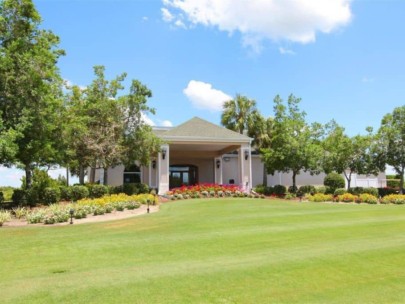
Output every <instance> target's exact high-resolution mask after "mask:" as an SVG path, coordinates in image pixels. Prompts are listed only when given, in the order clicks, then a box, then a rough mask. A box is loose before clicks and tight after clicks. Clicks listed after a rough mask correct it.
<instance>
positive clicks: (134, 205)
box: [125, 202, 141, 210]
mask: <svg viewBox="0 0 405 304" xmlns="http://www.w3.org/2000/svg"><path fill="white" fill-rule="evenodd" d="M140 206H141V204H139V203H137V202H128V203H127V204H126V206H125V207H126V208H127V209H128V210H134V209H138V208H139V207H140Z"/></svg>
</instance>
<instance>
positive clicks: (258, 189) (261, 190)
mask: <svg viewBox="0 0 405 304" xmlns="http://www.w3.org/2000/svg"><path fill="white" fill-rule="evenodd" d="M265 190H266V187H265V186H264V185H257V186H256V187H255V188H254V191H255V192H256V193H259V194H264V192H265Z"/></svg>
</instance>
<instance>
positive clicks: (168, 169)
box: [96, 117, 386, 194]
mask: <svg viewBox="0 0 405 304" xmlns="http://www.w3.org/2000/svg"><path fill="white" fill-rule="evenodd" d="M154 132H155V134H156V135H157V136H159V137H160V138H162V139H163V141H164V144H163V145H162V146H161V150H160V153H158V155H157V156H156V157H155V158H154V159H153V160H152V162H151V163H150V164H149V166H146V167H144V166H137V165H136V164H134V165H133V166H131V167H127V168H125V167H124V166H123V165H120V166H116V167H114V168H110V169H108V170H109V171H108V181H109V184H110V185H114V186H118V185H122V184H124V183H136V182H142V183H146V184H148V185H149V186H150V187H152V188H157V189H158V192H159V194H165V193H166V192H167V191H168V190H169V189H171V188H174V187H179V186H181V185H193V184H201V183H217V184H236V185H240V186H241V187H242V188H243V189H244V190H245V191H250V189H251V188H252V187H255V186H256V185H258V184H262V183H263V163H262V162H261V159H260V156H259V155H257V154H255V153H252V148H251V142H252V138H250V137H247V136H245V135H242V134H239V133H237V132H234V131H231V130H228V129H226V128H224V127H220V126H217V125H215V124H212V123H210V122H208V121H205V120H203V119H201V118H198V117H194V118H192V119H190V120H188V121H186V122H185V123H183V124H181V125H179V126H177V127H156V128H154ZM102 176H103V172H102V170H97V171H96V180H100V179H101V178H102ZM324 177H325V174H319V175H310V174H309V173H306V172H302V173H301V174H299V175H298V176H297V185H298V186H301V185H323V179H324ZM267 184H268V185H269V186H274V185H277V184H281V185H285V186H290V185H291V184H292V178H291V174H290V173H279V172H276V173H275V174H274V175H268V176H267ZM351 186H352V187H357V186H362V187H385V186H386V183H385V174H384V173H381V174H379V175H378V176H359V175H353V176H352V183H351Z"/></svg>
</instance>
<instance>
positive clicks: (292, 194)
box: [284, 193, 296, 200]
mask: <svg viewBox="0 0 405 304" xmlns="http://www.w3.org/2000/svg"><path fill="white" fill-rule="evenodd" d="M295 197H296V196H295V194H294V193H287V194H286V195H285V197H284V198H285V199H286V200H291V199H294V198H295Z"/></svg>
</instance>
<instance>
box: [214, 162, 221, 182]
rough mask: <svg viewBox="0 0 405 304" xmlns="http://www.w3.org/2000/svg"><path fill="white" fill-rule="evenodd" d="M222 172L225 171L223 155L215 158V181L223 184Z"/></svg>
mask: <svg viewBox="0 0 405 304" xmlns="http://www.w3.org/2000/svg"><path fill="white" fill-rule="evenodd" d="M222 172H223V162H222V157H215V158H214V176H215V183H216V184H219V185H222V184H223V181H222Z"/></svg>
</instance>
